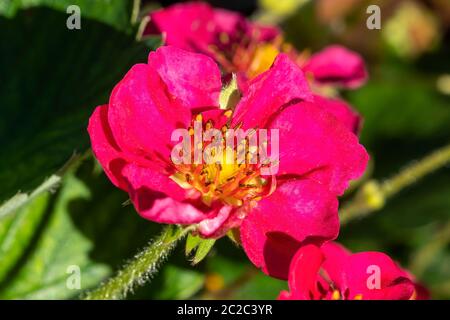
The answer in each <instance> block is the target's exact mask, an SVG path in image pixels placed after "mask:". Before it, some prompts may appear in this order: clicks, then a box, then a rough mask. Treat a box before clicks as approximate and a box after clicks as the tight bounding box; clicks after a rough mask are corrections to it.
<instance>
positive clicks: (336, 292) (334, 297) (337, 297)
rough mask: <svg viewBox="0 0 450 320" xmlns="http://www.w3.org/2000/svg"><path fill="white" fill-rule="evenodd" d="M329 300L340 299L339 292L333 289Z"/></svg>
mask: <svg viewBox="0 0 450 320" xmlns="http://www.w3.org/2000/svg"><path fill="white" fill-rule="evenodd" d="M331 300H341V294H340V292H339V291H338V290H334V291H333V293H332V294H331Z"/></svg>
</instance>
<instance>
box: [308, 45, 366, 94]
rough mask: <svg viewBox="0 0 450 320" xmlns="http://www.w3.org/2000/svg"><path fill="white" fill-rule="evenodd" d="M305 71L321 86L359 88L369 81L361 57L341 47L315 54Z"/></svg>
mask: <svg viewBox="0 0 450 320" xmlns="http://www.w3.org/2000/svg"><path fill="white" fill-rule="evenodd" d="M303 70H304V71H305V72H306V73H308V72H310V73H311V74H312V75H313V77H314V80H315V81H317V82H318V83H321V84H337V85H341V86H343V87H347V88H357V87H360V86H361V85H362V84H364V82H365V81H366V80H367V71H366V68H365V65H364V60H363V59H362V58H361V56H360V55H359V54H357V53H356V52H353V51H350V50H348V49H346V48H344V47H342V46H339V45H332V46H329V47H326V48H325V49H324V50H322V51H320V52H318V53H316V54H313V55H312V56H311V58H310V59H309V60H308V61H307V62H306V64H305V65H304V67H303Z"/></svg>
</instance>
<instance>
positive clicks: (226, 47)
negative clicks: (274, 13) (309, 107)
mask: <svg viewBox="0 0 450 320" xmlns="http://www.w3.org/2000/svg"><path fill="white" fill-rule="evenodd" d="M150 19H151V22H150V24H149V25H148V27H147V29H146V32H145V34H147V35H148V34H160V33H162V34H163V36H164V38H165V43H166V44H167V45H173V46H177V47H179V48H182V49H185V50H190V51H193V52H199V53H204V54H208V55H209V56H211V57H212V58H214V59H215V60H216V61H217V62H218V63H219V64H220V65H221V66H222V68H223V69H224V70H225V71H226V72H228V73H231V72H236V73H241V76H242V77H241V84H242V85H243V86H244V87H245V82H246V81H248V79H252V78H253V77H255V76H257V75H259V74H260V73H262V72H264V71H266V70H267V69H268V68H269V67H270V66H271V64H272V63H273V61H274V60H275V57H276V56H277V55H278V53H280V52H282V53H286V54H288V55H289V56H290V57H291V59H292V60H294V61H296V62H297V63H298V64H299V65H300V66H303V67H304V71H306V72H308V73H310V74H311V75H312V77H313V79H314V81H316V82H317V83H318V84H333V85H339V86H343V87H347V88H356V87H358V86H360V85H362V84H363V83H364V82H365V80H366V78H367V72H366V69H365V65H364V61H363V59H362V58H361V56H360V55H359V54H357V53H355V52H352V51H350V50H348V49H346V48H344V47H342V46H339V45H332V46H329V47H327V48H325V49H324V50H323V51H321V52H319V53H316V54H314V55H312V57H311V58H308V55H307V54H299V53H298V52H297V51H296V50H295V49H294V48H293V47H292V46H291V45H289V44H287V43H285V42H284V41H283V37H282V33H281V31H280V30H278V28H277V27H274V26H262V25H260V24H257V23H254V22H250V21H249V20H248V19H246V18H245V17H244V16H242V15H240V14H239V13H237V12H233V11H229V10H225V9H218V8H212V7H211V6H210V5H209V4H207V3H203V2H187V3H178V4H174V5H172V6H169V7H167V8H164V9H161V10H157V11H154V12H152V13H150Z"/></svg>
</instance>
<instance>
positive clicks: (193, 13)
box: [144, 2, 216, 52]
mask: <svg viewBox="0 0 450 320" xmlns="http://www.w3.org/2000/svg"><path fill="white" fill-rule="evenodd" d="M150 19H151V21H150V24H149V25H148V27H147V28H146V30H145V32H144V34H156V33H163V35H164V37H165V44H168V45H173V46H177V47H179V48H182V49H185V50H191V51H197V52H204V51H207V50H208V45H209V44H211V43H213V42H214V39H215V31H216V30H215V29H216V27H215V24H214V12H213V10H212V8H211V6H209V5H208V4H207V3H199V2H193V3H180V4H174V5H172V6H169V7H167V8H163V9H161V10H157V11H154V12H152V13H151V14H150Z"/></svg>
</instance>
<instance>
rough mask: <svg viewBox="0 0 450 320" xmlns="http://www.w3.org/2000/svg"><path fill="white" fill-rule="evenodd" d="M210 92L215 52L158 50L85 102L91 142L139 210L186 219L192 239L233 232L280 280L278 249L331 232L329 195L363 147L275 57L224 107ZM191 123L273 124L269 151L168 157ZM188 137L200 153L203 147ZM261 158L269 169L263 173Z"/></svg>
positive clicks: (351, 172) (286, 250) (158, 218)
mask: <svg viewBox="0 0 450 320" xmlns="http://www.w3.org/2000/svg"><path fill="white" fill-rule="evenodd" d="M221 88H222V83H221V76H220V71H219V68H218V66H217V65H216V63H215V62H214V60H212V59H211V58H209V57H207V56H205V55H202V54H197V53H192V52H188V51H184V50H182V49H179V48H176V47H170V46H167V47H161V48H159V49H158V50H156V51H155V52H151V53H150V56H149V59H148V63H146V64H137V65H134V66H133V67H132V68H131V70H130V71H129V72H128V73H127V74H126V75H125V77H124V78H123V79H122V80H121V81H120V82H119V83H118V84H117V85H116V87H115V88H114V90H113V92H112V94H111V97H110V100H109V103H108V104H107V105H103V106H99V107H97V108H96V109H95V111H94V113H93V114H92V116H91V118H90V121H89V127H88V131H89V135H90V138H91V143H92V149H93V152H94V155H95V156H96V158H97V159H98V161H99V162H100V164H101V165H102V167H103V169H104V171H105V173H106V174H107V176H108V177H109V179H110V180H111V181H112V183H113V184H114V185H116V186H117V187H119V188H121V189H123V190H124V191H126V192H128V194H129V196H130V199H131V201H132V203H133V205H134V207H135V208H136V210H137V212H138V213H139V214H140V215H141V216H142V217H144V218H145V219H148V220H151V221H155V222H159V223H167V224H180V225H195V226H196V230H197V232H198V233H199V234H201V235H202V236H203V237H220V236H222V235H224V234H225V233H226V232H227V231H228V230H229V229H231V228H240V232H241V236H242V243H243V246H244V249H245V250H246V252H247V254H248V256H249V257H250V259H251V260H252V261H253V262H254V263H255V264H256V265H258V266H259V267H261V268H262V269H263V270H265V271H266V272H268V273H271V274H274V275H275V276H279V277H283V276H285V275H286V274H287V269H288V266H289V262H290V261H289V260H288V259H287V258H286V257H288V256H289V254H291V252H292V251H294V250H296V249H297V247H298V244H299V243H300V242H302V241H305V240H307V239H309V240H311V241H314V242H315V243H317V244H321V243H323V242H324V241H327V240H330V239H334V238H335V237H336V236H337V234H338V230H339V219H338V215H337V208H338V201H337V196H338V195H341V194H342V193H343V192H344V190H345V189H346V188H347V187H348V184H349V181H350V180H351V179H356V178H358V177H360V176H361V174H362V173H363V171H364V169H365V166H366V164H367V161H368V155H367V153H366V151H365V149H364V148H363V147H362V146H361V145H360V144H359V143H358V138H357V136H356V135H355V134H354V133H353V132H352V131H351V130H350V128H349V126H348V125H346V124H344V123H343V122H342V121H341V120H339V119H338V118H337V117H336V116H334V115H333V114H332V113H330V112H328V108H327V107H324V106H323V105H322V102H321V101H320V99H316V98H315V97H314V96H313V94H312V93H311V92H310V90H309V87H308V84H307V82H306V80H305V78H304V75H303V72H302V71H301V69H300V68H299V67H298V66H297V65H295V64H294V63H293V62H292V61H291V60H290V59H289V58H288V56H286V55H283V54H280V55H279V56H278V57H277V59H276V60H275V62H274V64H273V66H272V67H271V68H270V69H269V70H268V71H266V72H264V73H263V74H261V75H260V76H258V77H256V78H255V79H253V80H252V81H250V83H249V87H248V90H247V91H246V92H245V93H244V95H243V96H242V97H241V98H240V100H239V102H238V103H237V104H236V106H235V108H232V109H227V110H224V109H221V108H220V106H219V94H220V91H221ZM195 128H196V129H198V128H200V130H201V131H202V132H206V131H207V130H209V129H211V128H216V129H217V130H218V131H220V132H222V133H223V134H225V135H227V134H229V133H230V132H231V130H232V129H233V130H234V129H236V128H241V129H242V130H249V131H247V132H254V131H253V130H259V129H264V128H265V129H268V130H271V129H273V130H275V129H276V130H278V132H279V139H278V140H279V141H277V142H279V154H278V159H276V161H274V162H272V163H270V164H268V163H251V162H245V163H239V164H236V163H229V162H226V161H224V162H221V163H187V164H186V163H176V162H175V161H174V160H173V157H172V156H173V153H172V152H173V150H174V147H176V146H177V145H179V143H178V142H177V141H173V139H172V138H173V136H172V135H173V133H174V132H176V131H177V130H178V129H186V131H187V132H189V134H188V136H189V135H191V132H192V131H195V130H194V129H195ZM194 135H195V134H194ZM189 139H190V138H189ZM194 140H195V137H194ZM246 141H247V140H246ZM191 142H192V141H191V140H189V146H193V147H194V148H199V149H200V151H203V152H206V149H207V147H210V146H211V144H208V143H203V144H202V143H200V144H198V143H196V144H195V146H194V145H193V144H192V143H191ZM269 147H270V148H273V147H274V145H273V144H269ZM233 152H235V151H233ZM251 152H253V151H249V150H248V152H247V153H246V155H249V154H251ZM233 154H234V156H236V152H235V153H233ZM268 165H271V166H272V167H273V168H276V170H273V171H270V172H264V170H263V169H265V168H266V167H267V166H268ZM275 172H276V174H275ZM294 252H295V251H294ZM291 256H292V255H291ZM278 258H279V259H280V260H277V261H275V260H274V259H278Z"/></svg>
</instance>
